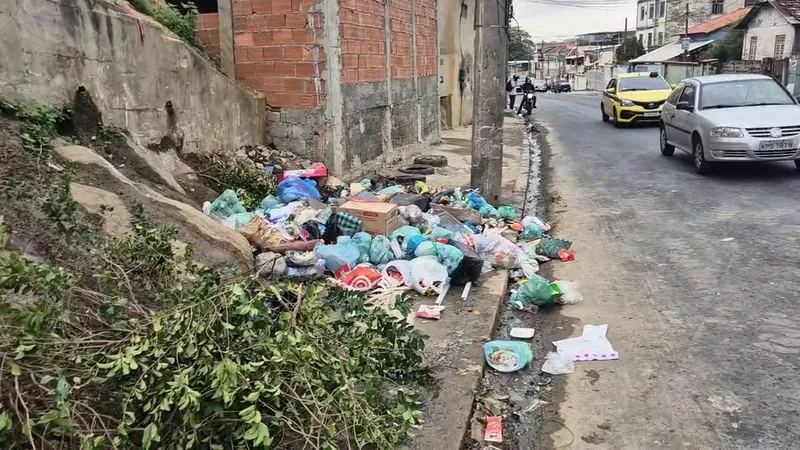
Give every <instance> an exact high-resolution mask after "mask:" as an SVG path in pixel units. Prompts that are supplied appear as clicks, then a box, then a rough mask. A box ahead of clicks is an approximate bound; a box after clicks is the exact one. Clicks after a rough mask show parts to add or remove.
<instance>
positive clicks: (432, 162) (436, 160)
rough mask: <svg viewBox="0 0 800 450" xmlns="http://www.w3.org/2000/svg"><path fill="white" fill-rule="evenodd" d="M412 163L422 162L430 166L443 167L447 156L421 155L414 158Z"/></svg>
mask: <svg viewBox="0 0 800 450" xmlns="http://www.w3.org/2000/svg"><path fill="white" fill-rule="evenodd" d="M414 164H424V165H426V166H432V167H444V166H446V165H447V157H446V156H442V155H423V156H417V157H416V158H414Z"/></svg>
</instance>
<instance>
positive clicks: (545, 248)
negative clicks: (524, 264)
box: [536, 236, 572, 258]
mask: <svg viewBox="0 0 800 450" xmlns="http://www.w3.org/2000/svg"><path fill="white" fill-rule="evenodd" d="M570 247H572V242H570V241H566V240H564V239H556V238H551V237H549V236H545V237H543V238H542V240H540V241H539V245H537V246H536V254H538V255H544V256H547V257H548V258H558V257H559V256H558V252H559V250H561V249H565V250H569V248H570Z"/></svg>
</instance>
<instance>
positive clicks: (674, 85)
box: [669, 83, 678, 89]
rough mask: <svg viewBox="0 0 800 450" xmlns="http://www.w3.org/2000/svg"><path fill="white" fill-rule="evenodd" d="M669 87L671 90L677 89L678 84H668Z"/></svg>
mask: <svg viewBox="0 0 800 450" xmlns="http://www.w3.org/2000/svg"><path fill="white" fill-rule="evenodd" d="M669 87H671V88H672V89H675V88H676V87H678V83H670V84H669Z"/></svg>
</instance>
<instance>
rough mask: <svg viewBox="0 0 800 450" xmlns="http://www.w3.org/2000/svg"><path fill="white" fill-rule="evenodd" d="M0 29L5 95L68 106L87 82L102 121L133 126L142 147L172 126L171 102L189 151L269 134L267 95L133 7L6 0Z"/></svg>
mask: <svg viewBox="0 0 800 450" xmlns="http://www.w3.org/2000/svg"><path fill="white" fill-rule="evenodd" d="M137 19H138V20H137ZM140 26H141V29H140ZM0 29H2V30H3V33H2V34H1V35H0V95H3V96H5V97H9V98H13V99H21V100H26V101H31V102H38V103H46V104H51V105H62V104H66V103H69V102H71V101H72V100H73V98H74V95H75V92H76V90H77V88H78V87H79V86H85V88H86V89H87V90H88V91H89V92H90V94H91V95H92V98H93V99H94V101H95V102H96V103H97V106H98V107H99V109H100V112H101V113H102V114H103V120H104V122H105V124H107V125H116V126H119V127H125V128H127V129H129V130H130V131H131V133H132V134H133V136H134V137H135V138H136V139H137V140H138V141H139V143H141V144H143V145H147V144H152V143H158V142H159V141H160V140H161V138H162V137H163V136H165V135H167V134H169V133H170V132H171V131H173V126H172V125H173V124H172V123H170V121H169V120H168V114H167V111H166V103H167V102H171V104H172V106H173V108H174V111H175V118H176V122H177V123H176V124H175V125H176V126H177V128H178V129H179V130H180V131H181V132H182V133H183V135H184V151H203V150H221V149H226V150H227V149H230V150H233V149H235V148H238V147H239V146H242V145H245V144H256V143H261V142H263V140H264V137H265V134H266V111H265V109H264V100H263V98H261V97H260V96H257V95H254V94H252V93H250V92H248V91H247V90H245V89H243V88H241V87H240V86H238V85H237V84H236V83H234V82H232V81H231V80H230V79H228V78H227V77H225V76H224V75H223V74H222V73H220V72H219V71H217V70H216V69H214V67H213V66H212V65H211V63H210V62H209V61H208V60H207V59H206V58H205V57H204V56H203V55H201V54H200V53H199V52H198V51H196V50H194V49H192V48H190V47H189V46H187V45H186V44H184V43H183V42H182V41H181V40H179V39H178V38H177V37H175V36H174V35H172V34H171V33H169V32H167V31H165V30H164V29H163V28H162V27H161V26H160V25H159V24H157V23H155V22H154V21H152V19H150V18H148V17H145V16H142V15H140V14H138V13H136V12H135V11H133V10H132V9H131V8H130V7H129V6H127V4H126V5H125V6H123V7H119V6H116V5H112V4H109V3H106V2H102V1H95V0H48V1H44V0H15V1H7V2H4V6H3V7H2V8H0Z"/></svg>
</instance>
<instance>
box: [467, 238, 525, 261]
mask: <svg viewBox="0 0 800 450" xmlns="http://www.w3.org/2000/svg"><path fill="white" fill-rule="evenodd" d="M475 251H476V252H478V256H480V257H481V259H483V260H484V261H488V262H490V263H492V265H493V266H496V267H502V268H504V269H514V268H516V267H518V266H519V260H520V257H521V256H522V250H520V249H519V247H517V246H516V245H515V244H514V243H513V242H511V241H509V240H508V239H506V238H504V237H502V236H500V235H489V236H486V235H477V236H475Z"/></svg>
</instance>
